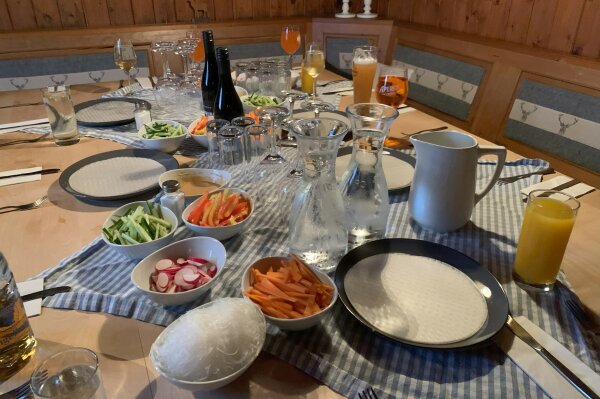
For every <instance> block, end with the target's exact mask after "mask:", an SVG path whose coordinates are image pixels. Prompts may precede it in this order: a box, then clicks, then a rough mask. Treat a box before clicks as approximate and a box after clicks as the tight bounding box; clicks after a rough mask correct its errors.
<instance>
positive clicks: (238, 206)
mask: <svg viewBox="0 0 600 399" xmlns="http://www.w3.org/2000/svg"><path fill="white" fill-rule="evenodd" d="M253 211H254V201H253V200H252V198H251V197H250V195H248V193H246V192H245V191H244V190H241V189H239V188H222V189H219V190H214V191H211V192H210V193H207V194H205V195H203V196H201V197H200V198H198V199H197V200H195V201H194V202H192V203H191V204H190V205H189V206H188V207H187V208H185V210H184V211H183V214H182V219H183V221H184V223H185V225H186V226H187V228H188V229H190V230H192V231H193V232H194V233H196V234H199V235H201V236H207V237H212V238H216V239H217V240H226V239H228V238H231V237H233V236H235V235H236V234H239V233H241V232H242V231H244V229H246V227H248V222H249V221H250V217H251V216H252V212H253Z"/></svg>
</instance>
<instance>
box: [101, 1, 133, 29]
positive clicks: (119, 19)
mask: <svg viewBox="0 0 600 399" xmlns="http://www.w3.org/2000/svg"><path fill="white" fill-rule="evenodd" d="M106 6H107V8H108V16H109V17H110V24H111V25H133V23H134V19H133V9H132V6H131V1H129V0H125V1H124V0H106Z"/></svg>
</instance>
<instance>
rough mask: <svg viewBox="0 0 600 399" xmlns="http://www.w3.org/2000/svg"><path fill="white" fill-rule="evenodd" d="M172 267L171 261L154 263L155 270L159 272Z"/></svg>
mask: <svg viewBox="0 0 600 399" xmlns="http://www.w3.org/2000/svg"><path fill="white" fill-rule="evenodd" d="M173 266H175V263H174V262H173V261H172V260H171V259H161V260H159V261H158V262H156V266H155V269H156V270H157V271H159V272H161V271H163V270H166V269H169V268H171V267H173Z"/></svg>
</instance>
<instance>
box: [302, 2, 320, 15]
mask: <svg viewBox="0 0 600 399" xmlns="http://www.w3.org/2000/svg"><path fill="white" fill-rule="evenodd" d="M304 15H306V16H307V17H318V16H319V15H321V5H320V4H319V2H318V1H315V0H306V1H305V2H304Z"/></svg>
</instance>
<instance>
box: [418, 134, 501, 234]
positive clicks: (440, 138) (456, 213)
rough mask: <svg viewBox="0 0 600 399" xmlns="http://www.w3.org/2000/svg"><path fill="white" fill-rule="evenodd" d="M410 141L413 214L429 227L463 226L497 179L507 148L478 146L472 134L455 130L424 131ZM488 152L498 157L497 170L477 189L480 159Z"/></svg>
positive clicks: (422, 224) (424, 225)
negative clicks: (413, 161) (414, 158)
mask: <svg viewBox="0 0 600 399" xmlns="http://www.w3.org/2000/svg"><path fill="white" fill-rule="evenodd" d="M410 141H411V142H412V143H413V145H414V147H415V150H416V151H417V165H416V167H415V176H414V178H413V182H412V185H411V188H410V195H409V199H408V206H409V210H410V214H411V216H412V217H413V219H414V220H415V221H416V222H417V223H419V224H420V225H421V226H423V227H424V228H426V229H429V230H434V231H439V232H443V231H452V230H456V229H459V228H461V227H462V226H464V225H465V224H466V223H467V222H468V221H469V219H470V218H471V213H472V212H473V207H474V206H475V204H477V203H478V202H479V201H480V200H481V199H482V198H483V197H484V196H485V195H486V194H487V193H488V192H489V191H490V189H491V188H492V187H493V185H494V184H495V183H496V181H497V180H498V177H499V176H500V172H501V171H502V167H503V166H504V161H505V160H506V148H504V147H501V146H479V145H478V143H477V141H476V140H475V139H474V138H473V137H471V136H469V135H467V134H464V133H460V132H455V131H445V132H426V133H421V134H417V135H414V136H412V137H411V138H410ZM486 154H493V155H496V156H497V157H498V162H497V163H496V170H495V171H494V175H493V176H492V179H491V180H490V182H489V183H488V185H487V186H486V187H485V189H484V190H483V191H481V192H480V193H476V192H475V180H476V177H477V161H478V159H479V158H480V157H481V156H483V155H486Z"/></svg>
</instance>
